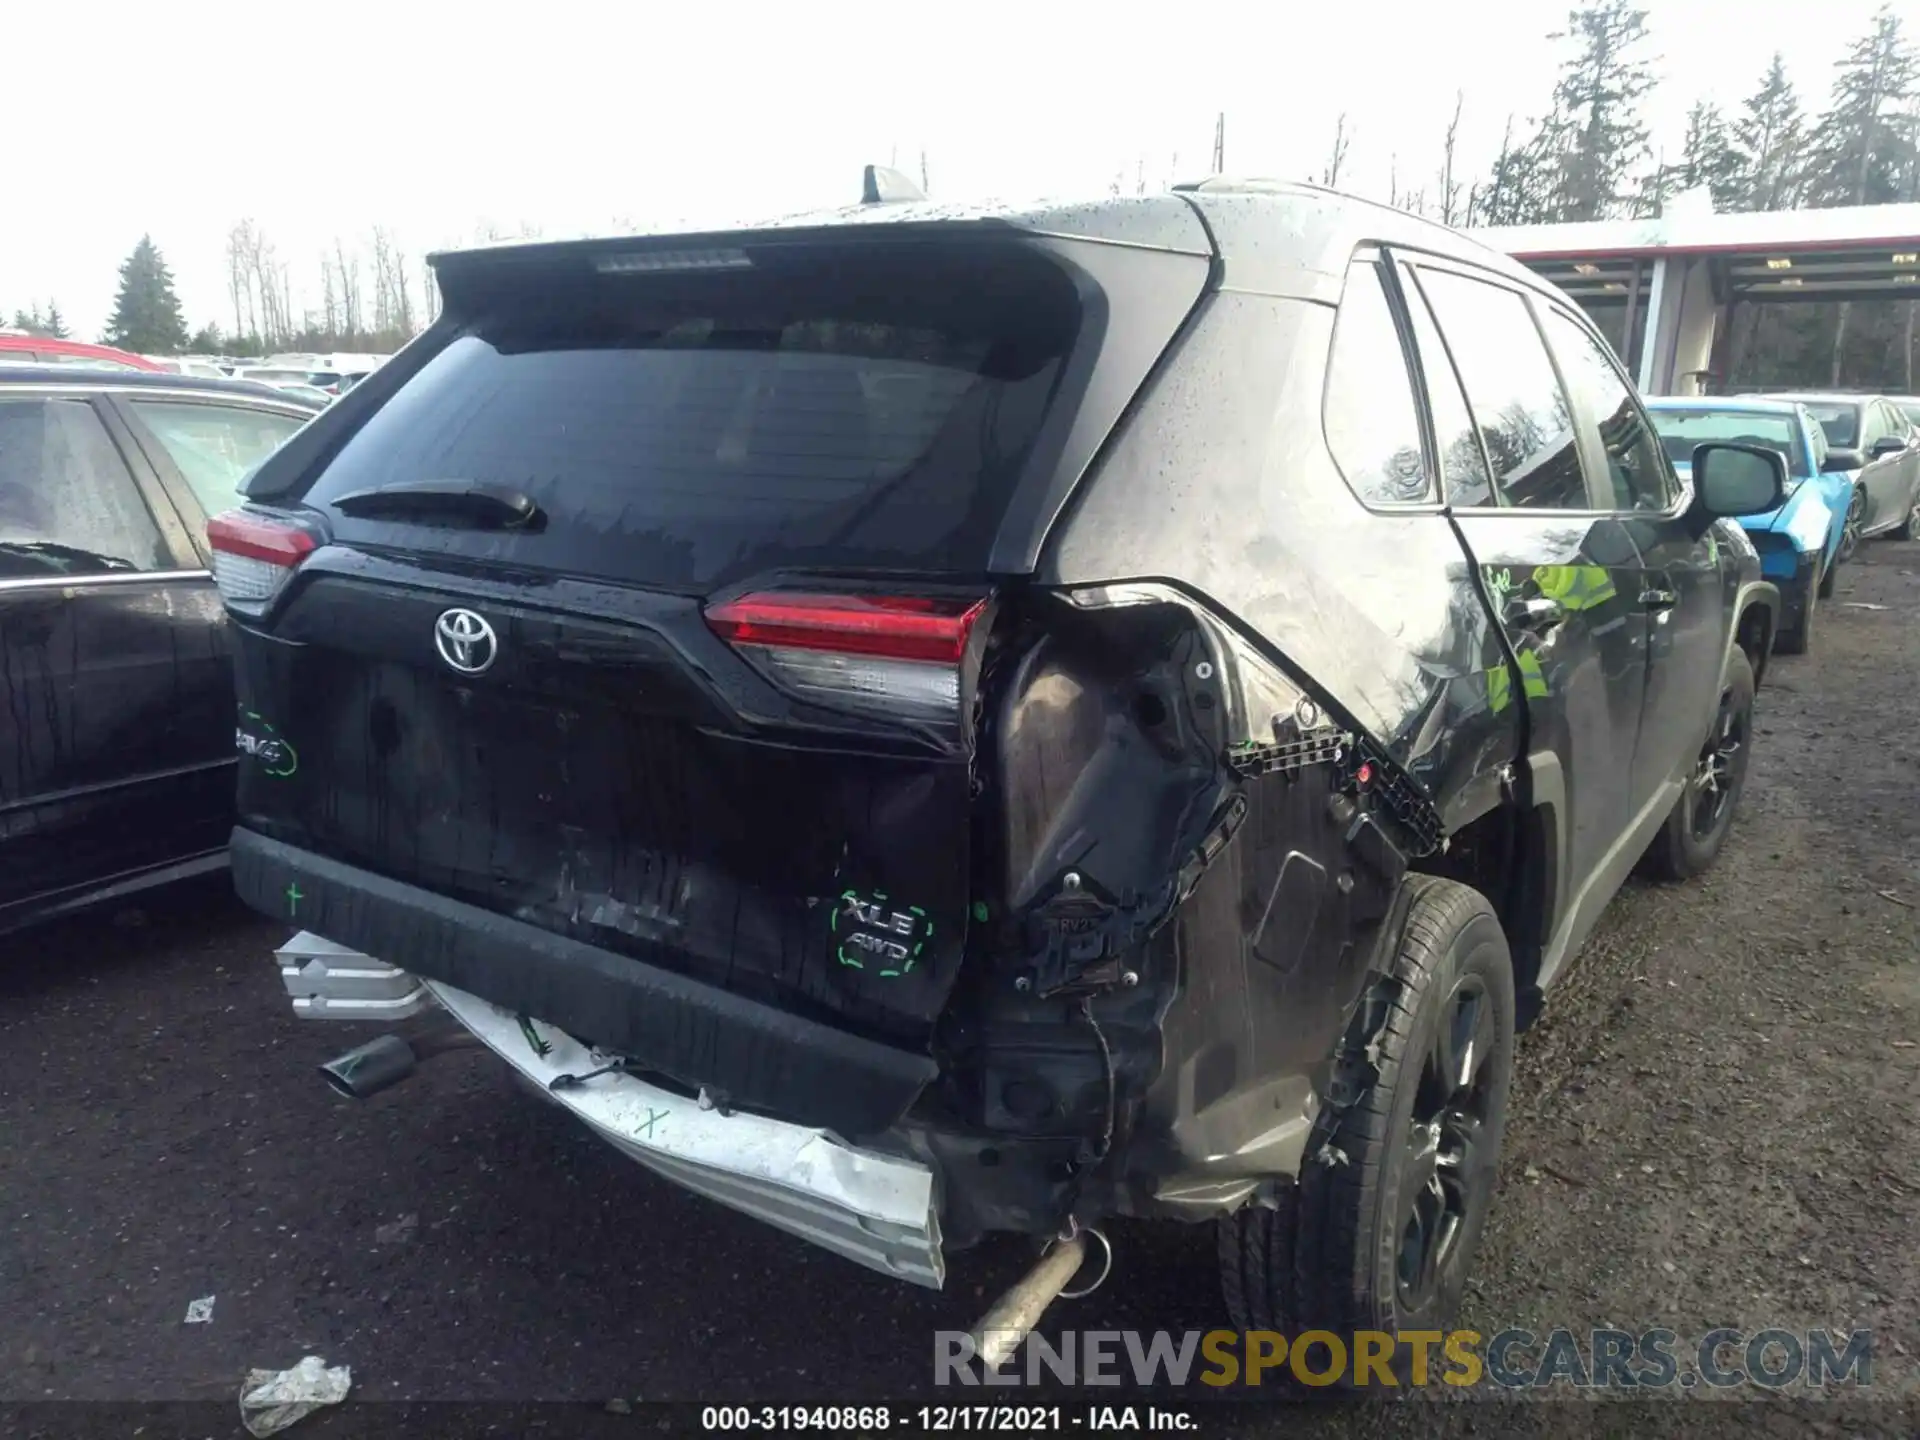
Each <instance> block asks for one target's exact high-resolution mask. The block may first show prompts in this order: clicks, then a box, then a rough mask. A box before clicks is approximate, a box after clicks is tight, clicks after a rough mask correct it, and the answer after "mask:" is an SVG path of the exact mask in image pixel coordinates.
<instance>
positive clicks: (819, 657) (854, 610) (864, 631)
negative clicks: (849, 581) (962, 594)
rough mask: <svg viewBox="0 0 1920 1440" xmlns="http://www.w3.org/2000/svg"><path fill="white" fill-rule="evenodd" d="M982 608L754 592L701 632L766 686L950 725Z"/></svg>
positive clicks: (714, 609) (717, 609)
mask: <svg viewBox="0 0 1920 1440" xmlns="http://www.w3.org/2000/svg"><path fill="white" fill-rule="evenodd" d="M986 604H987V602H986V601H985V600H960V599H934V598H928V597H924V596H904V595H819V594H811V593H804V594H803V593H797V592H795V593H782V592H763V593H758V594H752V595H742V596H741V597H740V598H739V599H737V600H728V601H725V602H723V603H721V604H719V605H714V606H711V607H710V608H709V609H708V610H707V612H706V613H707V624H708V625H710V626H711V627H712V628H713V630H714V633H715V634H717V635H719V636H720V638H721V639H723V640H725V641H727V642H728V643H729V644H731V645H732V646H733V647H734V648H735V649H737V650H739V651H740V652H741V654H743V655H745V656H746V657H747V659H748V660H750V661H752V662H753V663H755V664H756V665H758V666H759V667H760V669H761V670H762V671H763V672H764V673H765V674H766V675H767V677H768V678H769V679H771V680H772V681H774V683H775V684H777V685H779V686H781V687H782V688H783V689H786V690H788V691H790V692H792V693H793V694H795V695H798V696H800V697H801V698H803V699H807V700H812V701H815V702H817V703H818V704H821V705H829V706H832V707H834V708H835V709H841V710H848V709H851V710H860V711H864V712H866V713H869V714H876V715H885V716H888V717H891V718H894V719H900V720H907V721H912V722H919V723H930V724H938V725H943V726H945V725H952V724H955V723H957V722H958V721H959V718H960V676H961V668H962V666H963V664H964V663H965V660H966V655H967V642H968V640H969V638H970V637H971V636H972V634H973V627H974V624H975V622H976V621H978V620H979V618H980V614H981V612H982V611H983V610H985V609H986Z"/></svg>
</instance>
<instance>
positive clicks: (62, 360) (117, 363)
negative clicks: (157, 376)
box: [40, 350, 139, 370]
mask: <svg viewBox="0 0 1920 1440" xmlns="http://www.w3.org/2000/svg"><path fill="white" fill-rule="evenodd" d="M40 363H41V364H43V365H76V366H78V367H79V368H81V369H82V370H135V369H138V368H139V367H138V366H135V365H129V364H127V362H126V361H124V360H113V359H109V358H108V357H107V356H105V355H74V354H71V353H69V352H68V351H65V350H56V351H52V352H50V353H47V354H43V355H42V356H41V357H40Z"/></svg>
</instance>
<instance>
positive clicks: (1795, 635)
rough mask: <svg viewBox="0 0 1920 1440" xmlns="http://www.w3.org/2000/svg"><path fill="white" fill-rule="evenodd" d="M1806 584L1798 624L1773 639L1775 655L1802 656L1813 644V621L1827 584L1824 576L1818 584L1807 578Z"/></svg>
mask: <svg viewBox="0 0 1920 1440" xmlns="http://www.w3.org/2000/svg"><path fill="white" fill-rule="evenodd" d="M1806 584H1807V598H1806V602H1805V603H1804V604H1802V605H1801V607H1800V623H1799V624H1798V625H1795V626H1794V627H1793V629H1791V630H1782V631H1781V632H1780V633H1779V634H1778V635H1777V636H1775V637H1774V642H1773V651H1774V654H1776V655H1804V654H1806V653H1807V649H1808V647H1809V646H1811V645H1812V644H1813V619H1814V616H1815V615H1816V614H1817V613H1818V612H1819V609H1820V597H1821V596H1822V595H1824V594H1826V593H1827V584H1826V579H1825V577H1824V576H1823V577H1821V579H1820V581H1819V582H1818V583H1815V581H1814V580H1812V579H1811V578H1809V579H1808V580H1807V582H1806Z"/></svg>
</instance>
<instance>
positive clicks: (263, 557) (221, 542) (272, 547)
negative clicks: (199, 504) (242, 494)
mask: <svg viewBox="0 0 1920 1440" xmlns="http://www.w3.org/2000/svg"><path fill="white" fill-rule="evenodd" d="M207 548H208V549H209V550H211V551H212V552H213V583H214V584H215V585H217V586H218V587H219V589H220V598H221V599H222V600H223V601H225V602H226V604H227V605H228V607H229V608H231V609H233V610H236V611H238V612H239V613H241V614H243V615H258V614H260V613H262V612H263V611H265V610H266V608H267V607H268V606H269V605H271V604H272V603H273V599H274V597H275V596H276V595H278V594H279V593H280V592H281V590H283V589H284V588H286V584H287V582H288V581H289V580H291V579H292V578H293V572H294V571H295V570H296V569H298V568H299V566H300V562H301V561H302V560H304V559H306V558H307V556H308V555H309V554H311V553H312V552H313V549H314V538H313V536H311V535H310V534H308V533H307V532H306V531H305V530H303V529H301V528H300V527H299V526H298V525H296V524H294V523H292V522H291V521H287V520H275V519H272V518H270V517H268V516H264V515H257V514H254V513H253V512H251V511H247V510H228V511H226V512H225V513H224V514H220V515H216V516H214V517H213V518H212V519H211V520H209V521H208V522H207Z"/></svg>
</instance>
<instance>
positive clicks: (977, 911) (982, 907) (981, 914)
mask: <svg viewBox="0 0 1920 1440" xmlns="http://www.w3.org/2000/svg"><path fill="white" fill-rule="evenodd" d="M989 913H990V912H989V911H988V909H987V902H986V901H984V900H976V901H974V902H973V918H974V919H975V920H978V921H979V922H980V923H981V924H982V925H984V924H986V923H987V918H988V915H989Z"/></svg>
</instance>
